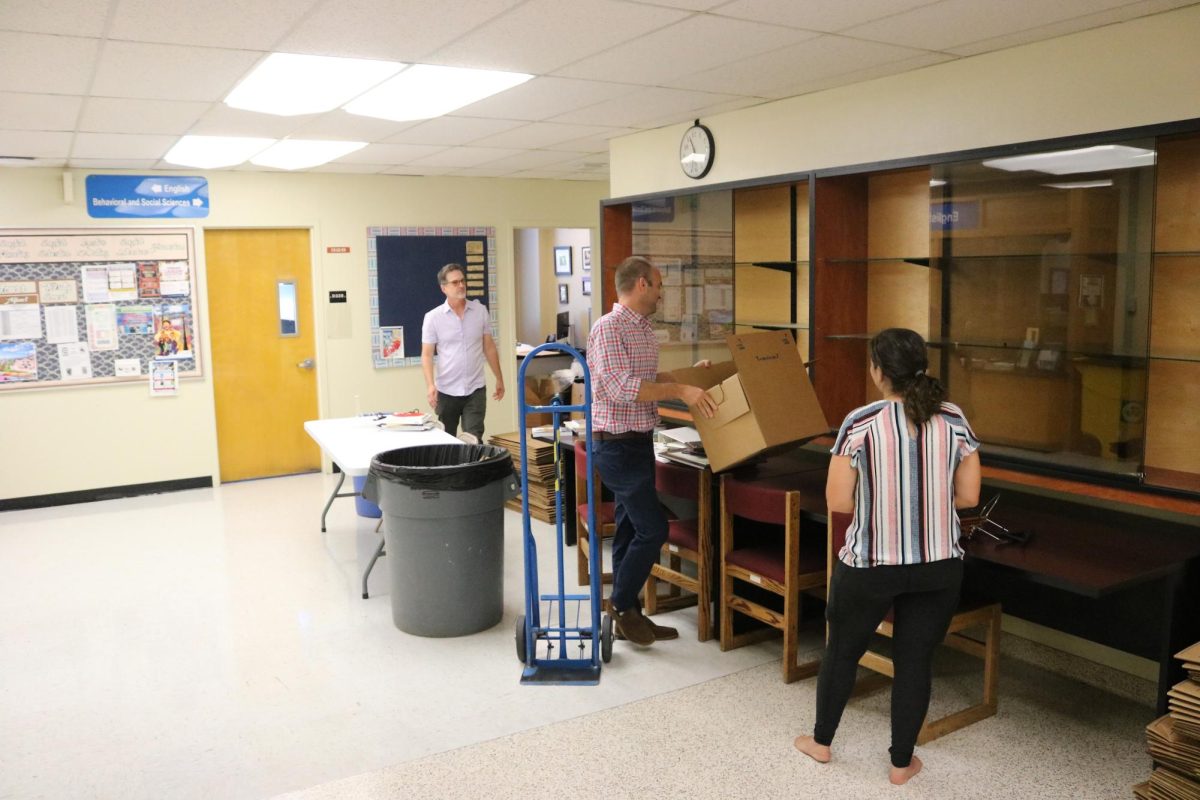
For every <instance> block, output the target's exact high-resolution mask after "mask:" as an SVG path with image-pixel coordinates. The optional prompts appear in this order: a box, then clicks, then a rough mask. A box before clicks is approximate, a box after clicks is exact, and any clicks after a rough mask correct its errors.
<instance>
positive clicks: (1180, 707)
mask: <svg viewBox="0 0 1200 800" xmlns="http://www.w3.org/2000/svg"><path fill="white" fill-rule="evenodd" d="M1167 709H1168V711H1169V712H1170V715H1171V721H1172V722H1173V723H1174V724H1175V730H1176V731H1178V732H1179V733H1182V734H1183V735H1185V736H1190V737H1192V738H1193V739H1195V740H1197V741H1196V742H1195V744H1196V746H1197V747H1200V683H1196V682H1195V681H1193V680H1186V681H1180V682H1179V683H1177V684H1175V686H1174V687H1172V688H1171V691H1169V692H1167ZM1197 764H1198V765H1200V762H1197ZM1198 774H1200V773H1198Z"/></svg>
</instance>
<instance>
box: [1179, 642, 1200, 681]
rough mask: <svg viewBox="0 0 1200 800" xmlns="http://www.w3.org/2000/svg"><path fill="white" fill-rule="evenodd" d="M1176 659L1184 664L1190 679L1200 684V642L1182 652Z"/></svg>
mask: <svg viewBox="0 0 1200 800" xmlns="http://www.w3.org/2000/svg"><path fill="white" fill-rule="evenodd" d="M1175 657H1176V658H1178V659H1179V660H1180V661H1182V662H1183V668H1184V669H1186V670H1187V673H1188V677H1190V678H1191V679H1192V680H1194V681H1196V682H1198V683H1200V642H1196V643H1195V644H1194V645H1192V646H1191V647H1188V648H1185V649H1183V650H1180V651H1179V652H1178V653H1176V654H1175Z"/></svg>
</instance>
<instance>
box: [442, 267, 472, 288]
mask: <svg viewBox="0 0 1200 800" xmlns="http://www.w3.org/2000/svg"><path fill="white" fill-rule="evenodd" d="M451 272H461V273H462V274H463V277H464V278H465V277H467V271H466V270H465V269H463V268H462V267H461V266H460V265H458V264H447V265H446V266H444V267H442V268H441V269H439V270H438V283H439V284H441V285H442V286H445V285H446V281H447V280H448V279H449V277H450V273H451Z"/></svg>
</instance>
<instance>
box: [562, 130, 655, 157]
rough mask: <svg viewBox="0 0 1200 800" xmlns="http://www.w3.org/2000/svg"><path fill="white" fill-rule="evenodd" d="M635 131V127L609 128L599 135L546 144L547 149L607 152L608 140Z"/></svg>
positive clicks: (575, 151)
mask: <svg viewBox="0 0 1200 800" xmlns="http://www.w3.org/2000/svg"><path fill="white" fill-rule="evenodd" d="M631 133H637V129H636V128H609V132H608V133H602V134H600V135H599V136H585V137H584V138H582V139H572V140H571V141H569V142H559V143H558V144H551V145H546V149H547V150H569V151H571V152H574V153H596V152H601V151H602V152H604V153H607V152H608V142H609V140H610V139H615V138H617V137H618V136H628V135H629V134H631Z"/></svg>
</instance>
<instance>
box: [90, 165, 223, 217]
mask: <svg viewBox="0 0 1200 800" xmlns="http://www.w3.org/2000/svg"><path fill="white" fill-rule="evenodd" d="M85 184H86V187H87V212H88V216H90V217H99V218H112V217H137V218H139V219H147V218H154V217H165V218H170V219H178V218H180V217H193V218H194V217H207V216H208V179H207V178H194V177H186V178H185V177H171V176H165V175H88V176H87V180H86V182H85Z"/></svg>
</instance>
